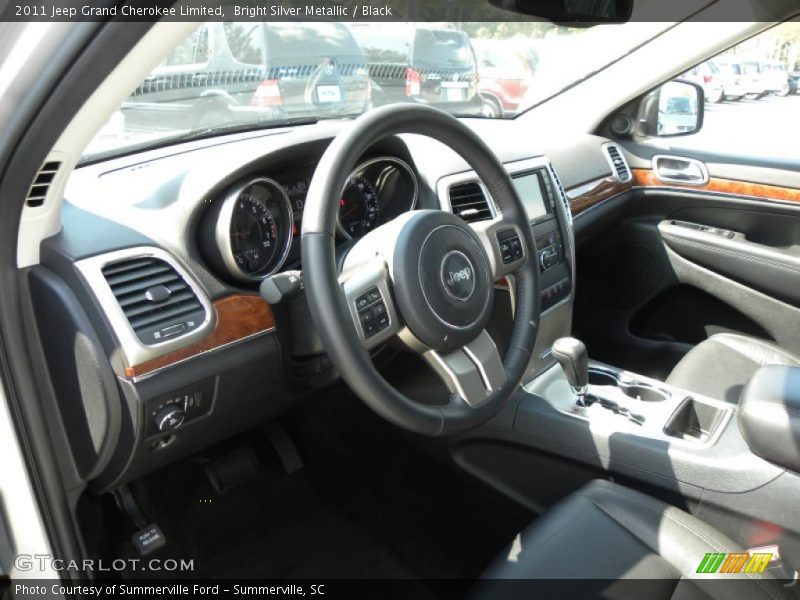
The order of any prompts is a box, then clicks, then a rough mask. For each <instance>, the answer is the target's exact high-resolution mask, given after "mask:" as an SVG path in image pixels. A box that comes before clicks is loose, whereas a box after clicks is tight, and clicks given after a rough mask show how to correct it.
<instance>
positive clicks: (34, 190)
mask: <svg viewBox="0 0 800 600" xmlns="http://www.w3.org/2000/svg"><path fill="white" fill-rule="evenodd" d="M60 168H61V163H60V162H57V161H50V162H46V163H44V164H43V165H42V168H41V169H39V172H38V173H36V177H34V178H33V182H32V183H31V187H30V190H28V196H27V197H26V198H25V204H26V205H28V206H29V207H30V208H38V207H39V206H42V205H43V204H44V202H45V200H46V199H47V192H48V191H50V184H52V183H53V180H54V179H55V178H56V174H57V173H58V170H59V169H60Z"/></svg>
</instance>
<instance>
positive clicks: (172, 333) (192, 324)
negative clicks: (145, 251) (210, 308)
mask: <svg viewBox="0 0 800 600" xmlns="http://www.w3.org/2000/svg"><path fill="white" fill-rule="evenodd" d="M102 272H103V277H105V279H106V281H107V282H108V285H109V286H110V287H111V291H112V292H113V293H114V297H115V298H116V299H117V302H119V305H120V307H121V308H122V312H123V313H124V314H125V317H126V318H127V319H128V322H129V323H130V325H131V328H132V329H133V331H134V332H135V333H136V336H137V337H138V338H139V340H141V341H142V342H143V343H145V344H157V343H160V342H164V341H167V340H170V339H174V338H178V337H180V336H181V335H184V334H186V333H189V332H191V331H193V330H194V329H195V328H197V327H199V326H201V325H202V324H203V323H204V321H205V319H206V311H205V309H204V308H203V305H202V304H201V302H200V300H199V299H198V297H197V295H196V294H195V292H194V290H192V288H191V287H190V286H189V284H188V283H187V282H186V281H185V280H184V278H183V277H181V275H180V274H179V273H178V272H177V271H176V270H175V269H174V268H173V267H172V265H170V264H169V263H167V262H166V261H164V260H161V259H159V258H155V257H152V256H140V257H136V258H130V259H124V260H120V261H116V262H113V263H110V264H108V265H106V266H104V267H103V269H102Z"/></svg>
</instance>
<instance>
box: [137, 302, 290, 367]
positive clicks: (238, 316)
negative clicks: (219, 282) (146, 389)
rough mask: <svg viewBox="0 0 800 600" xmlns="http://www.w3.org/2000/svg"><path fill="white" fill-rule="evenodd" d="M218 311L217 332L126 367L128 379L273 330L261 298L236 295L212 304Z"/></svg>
mask: <svg viewBox="0 0 800 600" xmlns="http://www.w3.org/2000/svg"><path fill="white" fill-rule="evenodd" d="M212 306H213V307H214V311H215V312H216V316H217V319H216V324H215V326H214V330H213V331H212V332H211V333H210V334H208V335H207V336H206V337H205V338H203V339H202V340H201V341H200V342H198V343H196V344H193V345H191V346H187V347H186V348H181V349H180V350H175V351H174V352H170V353H169V354H165V355H164V356H159V357H158V358H154V359H152V360H148V361H146V362H143V363H141V364H138V365H133V366H131V367H125V376H126V377H128V378H129V379H134V378H137V377H142V376H144V375H148V374H150V373H153V372H154V371H158V370H160V369H163V368H164V367H169V366H171V365H174V364H176V363H179V362H181V361H183V360H186V359H187V358H192V357H195V356H199V355H200V354H204V353H206V352H211V351H212V350H217V349H219V348H221V347H223V346H227V345H228V344H232V343H235V342H239V341H241V340H244V339H246V338H248V337H251V336H254V335H258V334H261V333H267V332H269V331H274V329H275V317H274V315H273V314H272V309H270V306H269V304H267V303H266V301H264V299H263V298H261V297H260V296H252V295H244V294H233V295H230V296H225V297H224V298H220V299H219V300H215V301H214V302H213V303H212Z"/></svg>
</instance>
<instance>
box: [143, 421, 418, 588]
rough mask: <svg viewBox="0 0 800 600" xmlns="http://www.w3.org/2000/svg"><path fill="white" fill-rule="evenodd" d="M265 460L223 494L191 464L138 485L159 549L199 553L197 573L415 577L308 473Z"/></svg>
mask: <svg viewBox="0 0 800 600" xmlns="http://www.w3.org/2000/svg"><path fill="white" fill-rule="evenodd" d="M253 435H255V436H258V433H257V432H256V433H254V434H253ZM261 450H262V453H263V448H261ZM262 462H264V463H265V464H262V469H261V471H260V473H259V474H258V476H257V477H255V478H254V479H252V480H250V481H249V482H247V483H246V484H244V485H241V486H239V487H236V488H234V489H231V490H230V491H228V492H226V493H225V494H222V495H219V494H217V493H216V491H215V490H214V487H213V486H212V485H211V482H210V481H209V479H208V478H207V477H206V475H205V471H204V469H203V466H202V464H201V463H200V462H192V461H186V462H183V463H180V464H177V465H174V466H172V467H170V468H168V469H167V470H166V471H163V472H161V473H159V474H157V475H156V476H153V477H148V478H146V479H145V480H143V481H142V482H139V483H138V484H137V485H136V486H134V489H135V492H136V495H137V498H138V499H139V502H140V504H141V506H142V508H143V510H144V512H145V513H146V514H147V516H148V518H149V519H150V520H152V521H155V522H157V523H158V524H159V525H160V526H161V528H162V530H163V531H164V534H165V536H166V538H167V542H168V544H167V546H166V547H165V548H164V549H162V550H159V552H160V553H163V554H164V555H165V556H170V557H176V556H179V557H186V558H194V560H195V572H196V573H202V574H203V576H207V577H231V578H238V577H263V578H289V579H294V578H309V577H313V578H337V577H342V578H358V577H363V578H397V577H411V576H412V574H411V573H410V572H409V571H408V570H407V569H406V568H405V567H404V566H403V565H402V564H401V563H400V562H399V561H397V560H396V559H395V558H394V557H393V556H392V555H391V553H390V552H388V551H387V550H386V546H385V544H383V543H381V542H380V541H378V540H377V539H375V538H374V536H373V535H372V534H371V533H370V532H369V531H368V530H366V529H364V528H363V527H362V526H360V525H359V524H357V523H354V522H352V521H351V520H349V519H348V518H347V516H346V515H345V514H344V513H342V512H341V511H339V510H336V509H334V508H332V507H331V506H330V504H329V502H328V501H327V500H326V499H325V498H322V497H320V496H319V494H318V493H317V490H316V489H315V487H314V486H313V485H312V484H311V482H310V480H309V476H308V473H307V472H304V471H299V472H297V473H294V474H292V475H285V474H284V473H282V471H281V470H280V468H279V467H278V466H277V465H276V464H275V461H274V459H273V457H269V458H268V460H267V461H262ZM154 556H156V555H154Z"/></svg>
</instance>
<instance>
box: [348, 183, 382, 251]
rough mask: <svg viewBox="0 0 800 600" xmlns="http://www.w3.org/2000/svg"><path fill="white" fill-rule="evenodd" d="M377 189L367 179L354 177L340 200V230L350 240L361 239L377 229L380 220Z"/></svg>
mask: <svg viewBox="0 0 800 600" xmlns="http://www.w3.org/2000/svg"><path fill="white" fill-rule="evenodd" d="M380 210H381V209H380V204H379V202H378V194H377V192H376V191H375V188H374V187H373V186H372V184H371V183H370V182H369V181H368V180H367V178H366V177H363V176H360V177H352V178H351V179H350V180H349V181H348V182H347V185H346V186H345V188H344V192H342V197H341V199H340V200H339V228H340V230H341V232H342V233H344V235H345V236H347V237H349V238H356V237H361V236H362V235H364V234H366V233H368V232H370V231H371V230H373V229H375V227H376V226H377V225H378V219H379V218H380Z"/></svg>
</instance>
